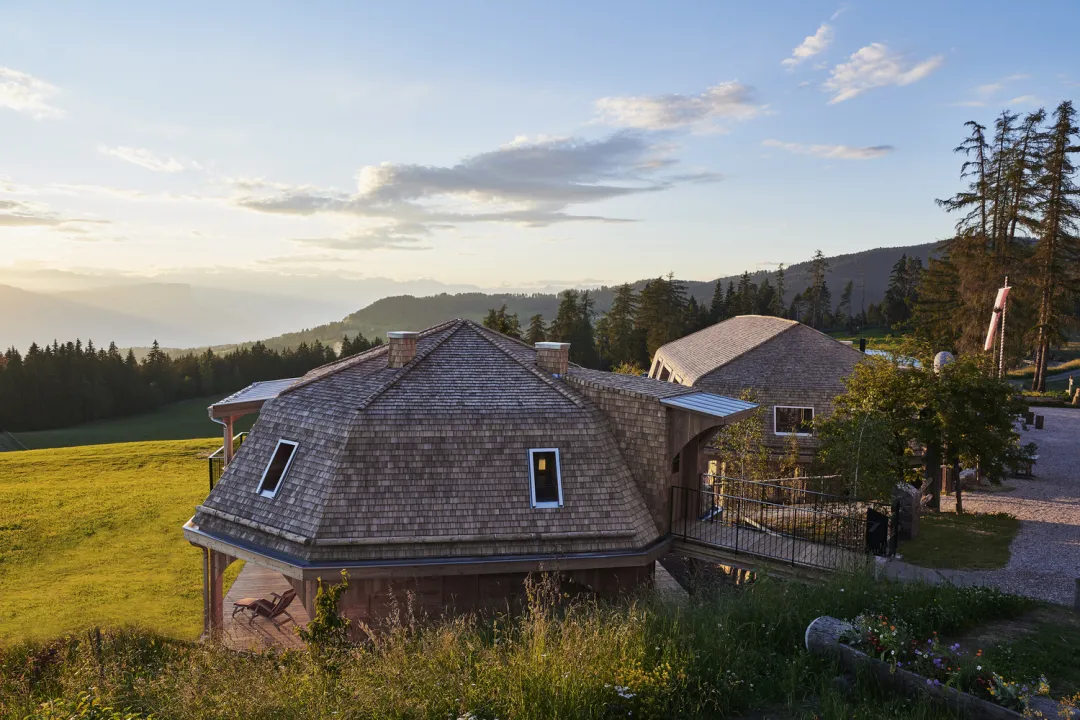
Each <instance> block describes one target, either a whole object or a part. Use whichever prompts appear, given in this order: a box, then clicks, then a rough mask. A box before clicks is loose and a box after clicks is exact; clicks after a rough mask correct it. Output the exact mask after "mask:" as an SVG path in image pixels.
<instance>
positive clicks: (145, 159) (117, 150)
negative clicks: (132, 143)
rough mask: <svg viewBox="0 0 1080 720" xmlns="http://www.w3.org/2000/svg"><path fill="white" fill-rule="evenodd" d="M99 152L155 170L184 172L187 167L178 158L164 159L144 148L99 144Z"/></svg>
mask: <svg viewBox="0 0 1080 720" xmlns="http://www.w3.org/2000/svg"><path fill="white" fill-rule="evenodd" d="M98 152H100V153H103V154H105V155H111V156H112V157H115V158H120V159H121V160H123V161H124V162H129V163H131V164H132V165H138V166H139V167H141V168H145V169H147V170H152V171H154V172H163V173H178V172H183V171H184V169H185V167H184V164H183V163H181V162H180V161H179V160H177V159H176V158H169V159H167V160H163V159H161V158H159V157H158V156H157V155H155V154H154V153H152V152H150V151H149V150H146V149H144V148H133V147H124V146H122V145H121V146H118V147H108V146H106V145H98Z"/></svg>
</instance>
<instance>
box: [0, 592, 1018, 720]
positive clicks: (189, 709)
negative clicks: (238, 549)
mask: <svg viewBox="0 0 1080 720" xmlns="http://www.w3.org/2000/svg"><path fill="white" fill-rule="evenodd" d="M554 598H555V593H554V592H552V591H551V590H550V586H549V588H548V589H547V590H545V589H544V588H541V589H540V591H538V592H534V593H533V595H532V596H531V599H530V602H529V603H528V606H527V608H526V610H525V612H524V613H523V614H522V615H520V616H518V617H510V616H502V617H498V618H495V619H488V620H481V619H478V618H474V617H459V618H452V619H446V620H443V621H441V622H434V623H433V622H423V621H420V620H418V619H416V618H414V617H413V616H412V615H411V614H410V613H408V612H403V613H401V614H400V615H399V616H398V617H397V619H396V620H394V621H392V622H390V623H388V624H387V626H386V627H384V628H382V630H381V632H380V633H379V634H378V639H377V640H376V641H374V642H372V643H370V644H368V645H364V646H359V647H355V648H352V649H349V650H347V651H346V653H345V656H344V657H343V658H341V661H340V662H339V663H335V664H334V667H335V670H334V671H333V672H327V671H326V669H325V667H326V666H325V665H323V664H319V663H316V662H313V661H312V659H311V657H309V655H308V654H307V653H306V652H295V651H293V652H285V653H280V654H279V653H274V652H244V653H235V652H231V651H228V650H224V649H221V648H217V647H212V646H207V645H198V644H193V643H186V642H183V641H178V640H171V639H165V638H162V637H161V636H157V635H153V634H150V633H146V632H142V631H138V630H112V631H107V632H101V633H97V632H95V631H90V632H84V633H81V634H77V635H72V636H69V637H65V638H62V639H58V640H55V641H52V642H48V643H44V644H41V643H37V644H23V645H20V646H17V647H12V648H9V649H7V650H3V651H0V715H2V716H3V717H9V718H22V717H26V716H28V715H33V714H35V713H41V716H43V717H46V716H48V715H46V714H45V711H43V710H41V708H42V703H45V702H48V701H50V700H56V701H59V702H61V703H67V702H73V701H77V700H78V699H79V698H80V697H83V696H85V695H86V694H87V693H90V694H91V695H92V696H93V697H94V698H96V699H97V700H98V701H99V702H100V703H102V704H107V705H112V706H114V707H117V708H125V709H128V710H130V711H131V712H134V713H138V714H141V715H143V716H149V715H153V716H155V717H160V718H208V717H213V718H459V717H471V718H476V719H477V720H479V719H487V718H502V719H503V720H506V719H509V718H514V719H517V718H529V719H531V718H536V719H540V718H557V717H561V718H616V717H620V718H627V717H630V718H638V717H646V718H652V717H656V718H668V717H670V718H675V717H679V718H682V717H691V718H694V717H702V718H704V717H738V716H739V715H740V714H741V713H745V712H747V711H750V710H752V709H755V708H765V707H769V708H777V707H782V708H787V709H788V711H787V712H789V713H790V714H789V715H788V716H789V717H803V716H805V717H821V718H841V717H843V718H848V717H905V718H915V717H919V718H931V717H945V716H944V715H940V714H938V711H936V710H934V709H932V708H930V707H928V706H926V705H925V704H924V703H922V702H921V701H910V700H905V699H898V698H892V697H885V696H881V695H880V694H878V691H876V690H874V689H873V688H872V687H870V686H866V687H863V686H862V685H860V688H861V689H860V691H859V694H857V695H855V696H854V697H843V696H840V695H838V694H837V693H836V691H834V690H833V689H832V686H831V679H832V678H833V676H835V675H836V674H837V670H836V668H835V667H834V666H833V665H832V663H831V662H829V661H827V660H822V659H820V658H816V657H813V656H811V655H809V654H808V653H806V651H805V650H804V649H803V648H802V639H803V633H804V631H805V629H806V625H807V624H808V623H809V622H810V621H811V620H812V619H813V618H814V617H817V616H818V615H822V614H830V615H836V616H839V617H850V616H854V615H856V614H857V613H859V612H864V611H870V612H881V613H889V614H891V615H897V616H902V617H904V618H905V619H906V620H907V621H908V622H909V623H910V624H911V625H912V626H913V628H914V629H915V630H916V631H918V632H931V631H933V630H937V631H939V632H942V633H946V632H960V631H963V630H965V629H967V628H970V627H972V626H974V625H976V624H979V623H982V622H986V621H988V620H992V619H995V618H1005V617H1012V616H1014V615H1017V614H1019V613H1020V612H1022V611H1024V610H1025V609H1026V608H1028V607H1029V606H1030V603H1029V602H1028V601H1025V600H1022V599H1020V598H1015V597H1011V596H1006V595H1002V594H1000V593H998V592H996V591H993V590H987V589H981V588H955V587H949V586H944V587H927V586H918V585H903V586H901V585H893V584H888V583H876V582H874V581H873V580H872V579H870V578H868V577H845V578H841V579H838V580H837V581H835V582H833V583H830V584H827V585H822V586H813V587H811V586H802V585H796V584H784V583H781V582H778V581H772V580H769V579H764V580H762V581H759V582H757V583H754V584H752V585H749V586H743V587H740V588H731V589H727V590H723V591H719V592H706V593H701V594H700V595H699V596H697V597H694V598H692V599H690V600H688V601H683V602H675V601H672V600H669V599H664V598H661V597H657V596H644V597H641V598H637V599H635V600H632V601H625V602H622V603H616V604H605V603H599V602H592V601H569V602H568V601H565V600H564V601H561V602H555V601H554ZM76 716H77V715H76ZM58 717H59V716H58ZM64 717H67V715H64Z"/></svg>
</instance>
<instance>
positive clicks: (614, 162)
mask: <svg viewBox="0 0 1080 720" xmlns="http://www.w3.org/2000/svg"><path fill="white" fill-rule="evenodd" d="M671 151H672V148H671V147H670V146H664V145H657V144H654V143H653V142H651V141H650V140H648V139H647V138H646V137H645V136H643V135H642V134H640V133H635V132H631V131H623V132H618V133H615V134H614V135H611V136H609V137H607V138H603V139H600V140H592V141H586V140H580V139H575V138H554V139H544V140H539V141H536V140H529V139H527V138H518V139H516V140H515V141H514V142H512V143H510V144H508V145H504V146H502V147H500V148H497V149H495V150H491V151H489V152H485V153H481V154H479V155H474V156H472V157H469V158H465V159H464V160H462V161H461V162H460V163H458V164H457V165H453V166H449V167H445V166H430V165H412V164H402V163H383V164H381V165H369V166H367V167H364V168H362V169H361V170H360V171H359V173H358V174H357V190H356V191H355V192H343V191H339V190H330V189H319V188H311V187H287V186H285V187H283V186H280V185H278V184H276V183H270V182H268V181H264V180H261V179H260V180H258V181H254V182H253V181H251V180H244V181H241V182H239V183H238V184H237V185H236V188H237V189H238V190H240V195H239V196H238V197H236V199H235V203H236V204H237V205H239V206H240V207H244V208H248V209H250V210H255V211H259V212H265V213H275V214H284V215H316V214H322V213H332V214H338V215H344V216H350V217H357V218H371V219H378V220H381V221H383V225H385V227H383V225H380V226H379V227H380V228H383V229H381V230H365V231H362V232H360V233H358V234H354V235H350V236H349V237H348V238H347V239H345V240H344V241H343V240H341V239H337V238H332V239H330V240H327V239H325V238H322V239H320V238H315V239H312V240H309V241H307V242H308V244H317V245H321V246H322V247H328V246H330V245H339V244H340V243H341V242H345V243H347V244H349V245H350V246H363V247H367V248H371V247H376V246H378V247H388V246H390V245H394V246H396V247H403V246H406V245H408V246H413V245H415V242H414V240H415V239H416V238H417V236H419V235H424V234H425V232H424V229H432V228H439V229H448V228H449V227H453V226H456V225H458V224H460V223H472V222H505V223H515V224H518V225H523V226H529V227H545V226H549V225H553V224H556V223H563V222H604V223H608V222H629V220H627V219H625V218H615V217H610V216H606V215H587V214H576V213H571V212H569V210H570V208H572V207H575V206H578V205H583V204H587V203H593V202H597V201H602V200H610V199H613V198H619V197H627V196H631V195H636V194H641V193H652V192H659V191H663V190H667V189H669V188H672V187H675V186H677V185H681V184H686V183H697V182H707V181H714V180H716V179H717V178H718V176H717V175H715V174H713V173H708V172H698V173H689V174H676V173H671V172H669V170H670V169H671V168H672V167H673V166H674V165H675V164H676V161H675V160H674V159H673V158H672V157H671V156H670V153H671ZM405 238H412V240H409V239H405Z"/></svg>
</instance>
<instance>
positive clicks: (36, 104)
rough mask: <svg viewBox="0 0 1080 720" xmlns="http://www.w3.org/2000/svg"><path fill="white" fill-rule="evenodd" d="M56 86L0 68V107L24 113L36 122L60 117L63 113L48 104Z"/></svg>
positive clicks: (15, 71)
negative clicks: (35, 119) (36, 120)
mask: <svg viewBox="0 0 1080 720" xmlns="http://www.w3.org/2000/svg"><path fill="white" fill-rule="evenodd" d="M57 92H58V90H57V88H56V86H54V85H50V84H49V83H47V82H45V81H44V80H41V79H40V78H36V77H34V76H33V75H30V74H28V73H24V72H20V71H18V70H13V69H11V68H7V67H2V66H0V107H6V108H9V109H11V110H14V111H15V112H21V113H26V114H27V115H29V116H30V117H33V118H37V119H38V120H43V119H52V118H58V117H62V116H63V115H64V111H63V110H60V109H59V108H56V107H53V106H52V105H50V104H49V98H50V97H52V96H53V95H55V94H56V93H57Z"/></svg>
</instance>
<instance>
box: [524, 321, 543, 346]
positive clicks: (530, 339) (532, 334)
mask: <svg viewBox="0 0 1080 720" xmlns="http://www.w3.org/2000/svg"><path fill="white" fill-rule="evenodd" d="M546 337H547V335H546V334H545V332H544V316H543V315H533V316H532V317H531V318H529V329H528V330H526V331H525V342H527V343H529V344H530V345H535V344H536V343H538V342H544V339H545V338H546Z"/></svg>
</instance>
